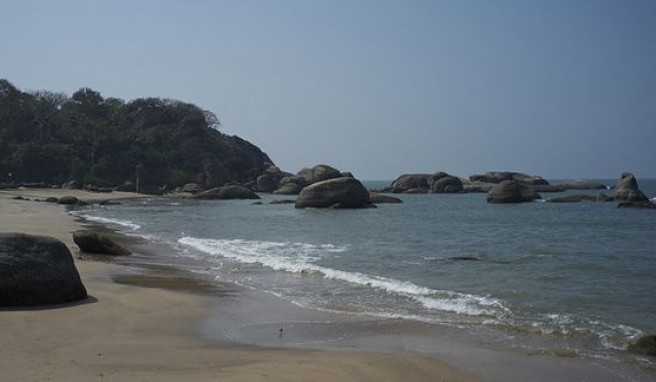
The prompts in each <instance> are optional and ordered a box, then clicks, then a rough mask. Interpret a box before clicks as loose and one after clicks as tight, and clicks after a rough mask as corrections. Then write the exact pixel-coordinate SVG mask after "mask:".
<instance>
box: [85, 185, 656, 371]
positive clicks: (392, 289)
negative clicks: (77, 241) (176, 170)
mask: <svg viewBox="0 0 656 382" xmlns="http://www.w3.org/2000/svg"><path fill="white" fill-rule="evenodd" d="M387 183H388V182H368V184H367V185H368V186H369V187H372V188H376V187H381V186H384V185H386V184H387ZM605 183H606V184H613V180H605ZM639 184H640V187H641V189H642V190H643V191H644V192H645V193H646V194H647V195H648V196H649V197H655V196H656V180H640V181H639ZM570 193H572V192H570ZM575 193H587V194H592V195H596V194H598V193H599V191H576V192H575ZM606 193H612V191H611V192H608V191H607V192H606ZM261 196H262V198H263V200H262V202H263V204H262V205H253V204H252V201H193V200H180V199H167V198H160V199H146V200H138V201H130V202H125V203H124V204H122V205H118V206H93V207H89V208H87V209H85V210H81V211H76V212H74V213H75V214H76V215H78V216H81V217H85V218H87V219H89V220H92V221H95V222H99V223H102V224H106V225H109V226H111V227H112V228H115V229H118V230H120V231H123V232H125V233H127V234H131V235H139V236H143V237H146V238H148V239H149V240H152V241H154V242H157V243H160V244H165V245H168V246H170V247H171V249H172V250H171V251H170V253H168V254H167V255H166V257H165V258H163V259H159V261H160V262H165V263H166V262H168V263H170V264H175V265H177V266H181V267H186V268H188V269H190V270H192V271H193V272H197V273H199V275H202V276H203V277H210V278H211V279H215V280H217V281H220V282H232V283H237V284H240V285H244V286H246V287H249V288H253V289H257V290H261V291H265V292H268V293H272V294H274V295H276V296H278V297H280V298H283V299H286V300H288V301H291V302H293V303H294V304H297V305H300V306H303V307H307V308H310V309H320V310H326V311H331V312H339V313H344V314H350V315H367V316H374V317H389V318H395V319H400V320H408V321H420V322H423V323H428V324H435V325H447V326H452V327H457V328H460V329H462V330H474V331H475V330H479V329H481V328H484V329H485V330H486V331H487V332H490V333H494V336H495V338H496V339H497V340H498V342H499V343H503V344H510V345H509V346H513V347H521V348H528V349H532V348H534V349H545V348H547V349H572V350H574V351H575V352H576V353H577V354H580V355H582V356H592V357H599V356H601V357H611V358H612V357H620V358H625V357H627V354H628V353H627V352H626V347H627V346H628V344H629V343H631V342H632V341H635V340H636V339H637V338H638V337H640V336H642V335H644V334H653V333H656V298H655V296H654V293H655V292H656V211H653V210H633V209H618V208H617V207H616V204H615V203H586V202H584V203H576V204H555V203H554V204H552V203H540V202H533V203H524V204H517V205H498V204H488V203H487V202H486V200H485V194H455V195H436V194H425V195H396V196H398V197H400V198H401V199H402V200H403V201H404V203H403V204H392V205H380V206H379V207H378V208H375V209H364V210H319V209H305V210H298V209H295V208H294V205H293V204H276V205H271V204H268V202H269V201H271V200H273V199H282V198H283V197H281V196H273V195H261ZM543 196H544V197H553V196H557V195H556V194H544V195H543Z"/></svg>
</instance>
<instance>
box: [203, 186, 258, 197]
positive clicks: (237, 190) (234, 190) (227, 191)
mask: <svg viewBox="0 0 656 382" xmlns="http://www.w3.org/2000/svg"><path fill="white" fill-rule="evenodd" d="M196 198H197V199H207V200H212V199H260V197H259V196H257V194H256V193H254V192H253V191H251V190H249V189H248V188H246V187H242V186H238V185H234V184H233V185H228V186H221V187H216V188H212V189H209V190H207V191H203V192H201V193H199V194H198V195H196Z"/></svg>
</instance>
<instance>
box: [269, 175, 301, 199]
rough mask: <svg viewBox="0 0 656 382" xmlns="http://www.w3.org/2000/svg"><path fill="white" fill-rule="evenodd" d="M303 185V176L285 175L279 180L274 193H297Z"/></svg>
mask: <svg viewBox="0 0 656 382" xmlns="http://www.w3.org/2000/svg"><path fill="white" fill-rule="evenodd" d="M304 186H305V178H302V177H300V176H286V177H284V178H282V179H281V180H280V184H279V185H278V189H277V190H276V191H274V192H273V193H274V194H280V195H298V194H299V193H300V192H301V190H302V189H303V187H304Z"/></svg>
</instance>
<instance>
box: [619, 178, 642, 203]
mask: <svg viewBox="0 0 656 382" xmlns="http://www.w3.org/2000/svg"><path fill="white" fill-rule="evenodd" d="M615 200H617V201H618V202H628V203H636V202H648V201H649V198H647V197H646V196H645V194H643V193H642V191H640V189H639V188H638V181H637V180H636V178H635V176H633V174H632V173H630V172H624V173H622V175H620V178H619V179H618V180H617V183H615Z"/></svg>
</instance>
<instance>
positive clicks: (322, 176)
mask: <svg viewBox="0 0 656 382" xmlns="http://www.w3.org/2000/svg"><path fill="white" fill-rule="evenodd" d="M298 176H300V177H301V178H303V179H305V184H306V185H310V184H314V183H316V182H321V181H322V180H327V179H333V178H339V177H341V176H342V174H341V173H340V172H339V170H337V169H336V168H334V167H330V166H328V165H325V164H319V165H316V166H314V167H312V168H304V169H302V170H301V171H299V173H298Z"/></svg>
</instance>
